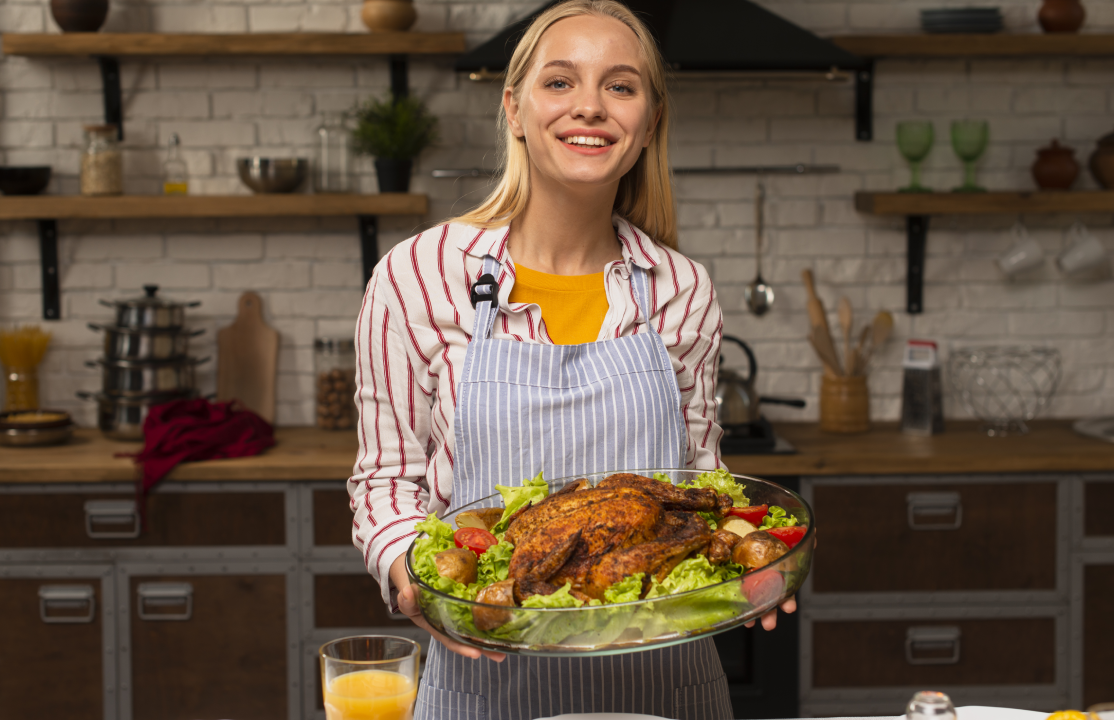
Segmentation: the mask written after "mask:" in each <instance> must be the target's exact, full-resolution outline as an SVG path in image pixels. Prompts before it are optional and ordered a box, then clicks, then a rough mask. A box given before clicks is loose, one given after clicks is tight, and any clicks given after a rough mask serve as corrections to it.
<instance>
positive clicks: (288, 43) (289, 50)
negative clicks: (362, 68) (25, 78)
mask: <svg viewBox="0 0 1114 720" xmlns="http://www.w3.org/2000/svg"><path fill="white" fill-rule="evenodd" d="M3 46H4V47H3V50H4V54H5V55H39V56H50V55H107V56H113V57H119V56H129V55H130V56H136V55H140V56H155V55H222V56H227V55H300V56H304V55H402V54H406V55H434V54H452V53H461V52H464V50H465V45H464V34H463V33H417V32H384V33H366V34H365V33H235V34H234V33H228V34H212V33H210V34H195V33H65V34H57V33H4V35H3Z"/></svg>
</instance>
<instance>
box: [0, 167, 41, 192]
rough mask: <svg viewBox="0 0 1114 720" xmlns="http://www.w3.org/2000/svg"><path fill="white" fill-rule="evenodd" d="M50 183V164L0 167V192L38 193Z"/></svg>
mask: <svg viewBox="0 0 1114 720" xmlns="http://www.w3.org/2000/svg"><path fill="white" fill-rule="evenodd" d="M49 184H50V166H49V165H36V166H30V167H0V192H2V193H4V194H5V195H38V194H39V193H41V192H42V191H43V190H44V189H45V188H46V186H47V185H49Z"/></svg>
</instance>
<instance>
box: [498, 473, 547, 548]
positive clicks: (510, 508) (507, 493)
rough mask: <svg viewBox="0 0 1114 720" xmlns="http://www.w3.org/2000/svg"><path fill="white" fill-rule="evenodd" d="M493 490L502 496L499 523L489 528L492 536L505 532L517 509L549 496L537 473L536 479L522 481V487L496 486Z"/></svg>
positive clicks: (542, 480)
mask: <svg viewBox="0 0 1114 720" xmlns="http://www.w3.org/2000/svg"><path fill="white" fill-rule="evenodd" d="M495 489H496V490H498V491H499V494H500V495H502V496H503V517H501V518H499V522H497V523H495V526H494V527H493V528H491V532H492V534H494V535H499V534H500V533H504V532H506V530H507V525H508V524H510V518H511V516H512V515H514V514H515V512H516V511H517V510H518V509H519V508H521V507H522V506H524V505H526V504H527V503H533V502H538V501H539V500H544V499H545V498H546V497H548V496H549V485H547V484H546V482H545V480H544V479H543V478H542V474H541V473H538V475H537V477H535V478H534V479H532V480H529V479H527V480H523V481H522V487H507V486H506V485H496V486H495Z"/></svg>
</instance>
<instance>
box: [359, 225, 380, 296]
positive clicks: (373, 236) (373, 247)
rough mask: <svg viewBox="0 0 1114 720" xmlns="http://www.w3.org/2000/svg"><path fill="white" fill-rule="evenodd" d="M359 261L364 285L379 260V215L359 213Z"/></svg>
mask: <svg viewBox="0 0 1114 720" xmlns="http://www.w3.org/2000/svg"><path fill="white" fill-rule="evenodd" d="M358 219H359V221H360V263H361V264H362V265H363V268H364V287H367V284H368V282H370V281H371V272H372V270H374V269H375V265H376V263H378V262H379V216H378V215H359V216H358Z"/></svg>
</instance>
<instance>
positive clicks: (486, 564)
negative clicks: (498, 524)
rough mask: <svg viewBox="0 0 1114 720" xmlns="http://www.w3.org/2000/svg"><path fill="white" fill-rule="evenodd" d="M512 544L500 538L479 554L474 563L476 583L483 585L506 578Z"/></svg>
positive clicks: (509, 565)
mask: <svg viewBox="0 0 1114 720" xmlns="http://www.w3.org/2000/svg"><path fill="white" fill-rule="evenodd" d="M513 552H514V545H511V544H510V543H509V542H507V541H506V540H500V541H499V543H498V544H497V545H492V546H491V547H489V548H488V549H487V552H485V553H484V554H483V555H480V559H479V562H478V563H477V564H476V576H477V580H476V582H477V584H478V585H479V586H480V587H485V586H487V585H490V584H491V583H496V582H499V581H500V580H506V579H507V573H508V571H509V570H510V567H511V553H513Z"/></svg>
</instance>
